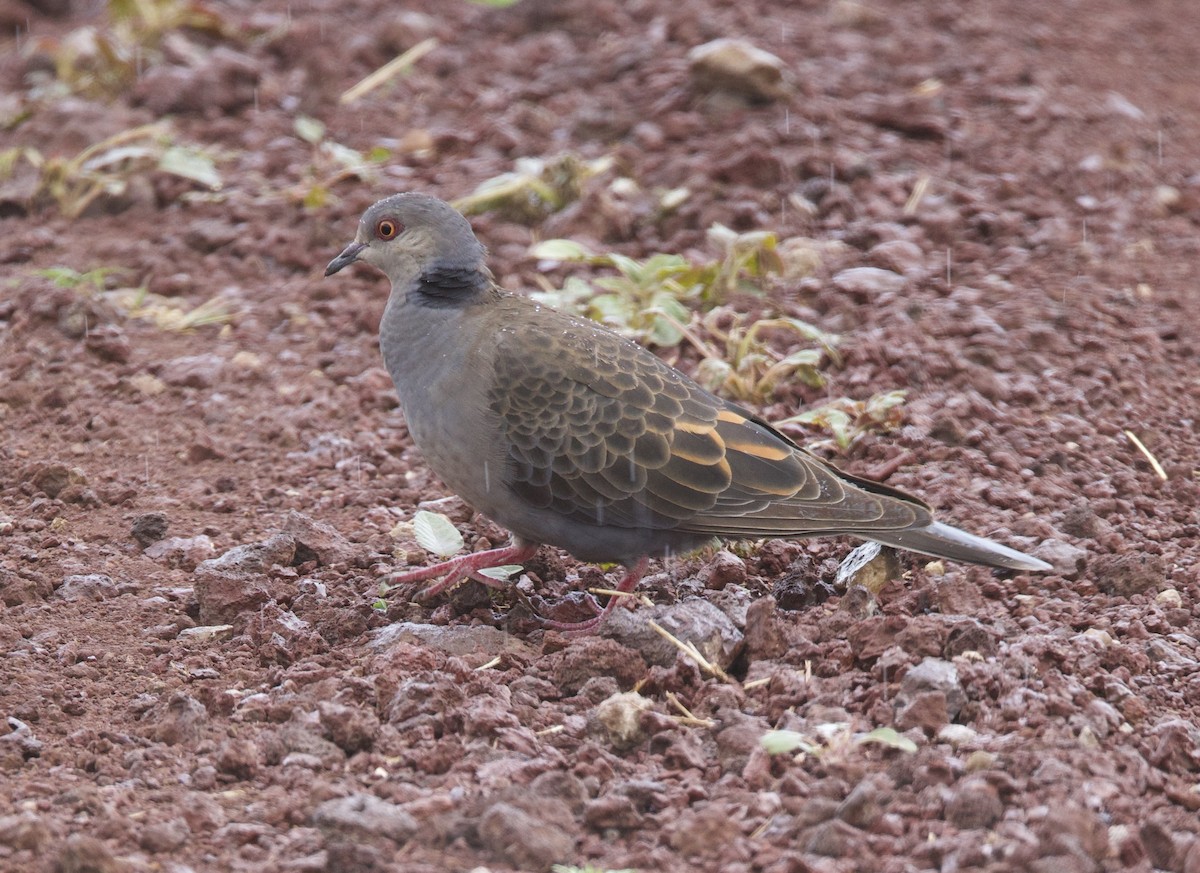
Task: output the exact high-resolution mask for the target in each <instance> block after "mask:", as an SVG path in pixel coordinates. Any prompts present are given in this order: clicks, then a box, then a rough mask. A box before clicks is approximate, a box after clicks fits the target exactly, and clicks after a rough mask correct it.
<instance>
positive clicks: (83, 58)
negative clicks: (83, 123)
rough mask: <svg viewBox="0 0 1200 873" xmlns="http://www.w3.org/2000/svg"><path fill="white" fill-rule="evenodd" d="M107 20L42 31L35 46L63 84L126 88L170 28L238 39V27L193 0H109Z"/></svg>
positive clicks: (87, 89)
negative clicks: (62, 32)
mask: <svg viewBox="0 0 1200 873" xmlns="http://www.w3.org/2000/svg"><path fill="white" fill-rule="evenodd" d="M107 12H108V25H107V26H106V27H103V28H101V27H94V26H92V25H87V26H84V27H80V28H77V29H75V30H73V31H71V32H69V33H68V34H67V35H66V36H64V37H62V38H61V39H55V38H50V37H42V38H40V39H38V40H36V41H35V48H36V49H37V50H38V51H39V52H41V53H42V54H45V55H46V56H48V57H49V58H50V59H51V60H52V61H53V63H54V72H55V77H56V78H57V80H58V81H59V82H61V83H62V84H63V85H64V86H66V88H67V89H69V90H70V91H74V92H79V93H86V94H97V95H103V94H115V93H117V92H119V91H122V90H124V89H125V88H128V87H129V86H130V85H132V84H133V83H134V81H135V80H136V79H137V77H138V76H139V75H140V74H141V73H142V72H143V71H144V70H145V68H146V67H147V66H148V65H150V64H153V63H154V62H155V61H156V60H157V56H158V48H159V45H160V44H161V42H162V40H163V38H164V37H165V36H166V35H167V34H168V33H169V32H171V31H176V30H180V29H184V28H186V29H188V30H194V31H199V32H203V33H209V34H214V35H216V36H219V37H221V38H223V39H236V38H237V37H238V28H236V27H234V26H233V25H230V24H228V23H227V22H226V21H225V20H224V19H223V18H222V17H221V16H220V15H219V14H218V13H217V12H216V11H215V10H214V9H213V8H212V7H210V6H208V5H205V4H203V3H200V2H195V0H108V4H107Z"/></svg>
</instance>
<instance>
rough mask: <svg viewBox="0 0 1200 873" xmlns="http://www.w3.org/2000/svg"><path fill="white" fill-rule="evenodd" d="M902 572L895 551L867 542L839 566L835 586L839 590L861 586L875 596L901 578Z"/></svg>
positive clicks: (852, 552)
mask: <svg viewBox="0 0 1200 873" xmlns="http://www.w3.org/2000/svg"><path fill="white" fill-rule="evenodd" d="M901 572H902V571H901V569H900V560H899V558H897V557H896V550H895V549H890V548H887V547H886V546H881V545H880V544H879V543H875V542H866V543H863V544H862V545H859V546H855V547H854V549H852V550H851V552H850V554H848V555H847V556H846V557H845V558H844V559H843V560H842V563H841V564H840V565H838V570H837V576H836V577H835V578H834V582H833V584H834V587H835V588H837V589H838V590H848V589H850V588H852V587H853V586H856V585H861V586H862V587H863V588H865V589H867V591H869V592H871V594H872V595H875V594H878V593H879V590H880V589H881V588H883V586H884V585H886V584H887V583H888V582H890V581H891V580H893V579H898V578H900V574H901Z"/></svg>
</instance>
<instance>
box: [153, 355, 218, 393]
mask: <svg viewBox="0 0 1200 873" xmlns="http://www.w3.org/2000/svg"><path fill="white" fill-rule="evenodd" d="M224 368H225V360H224V359H223V358H221V357H220V356H219V355H214V354H206V355H185V356H183V357H180V358H172V359H171V360H169V361H166V362H164V363H163V364H161V365H159V367H158V377H159V379H161V380H162V381H163V382H165V383H166V384H168V385H174V386H176V387H179V388H212V387H213V386H214V385H216V384H217V382H218V381H219V380H220V378H221V372H222V371H223V370H224Z"/></svg>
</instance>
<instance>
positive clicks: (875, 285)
mask: <svg viewBox="0 0 1200 873" xmlns="http://www.w3.org/2000/svg"><path fill="white" fill-rule="evenodd" d="M907 284H908V280H907V279H906V278H904V277H903V276H901V275H900V274H899V273H893V272H892V271H891V270H881V269H879V267H851V268H850V269H848V270H842V271H841V272H840V273H838V274H836V275H835V276H834V277H833V287H835V288H837V289H838V290H839V291H843V292H845V293H846V294H849V295H850V296H851V297H852V298H854V300H855V301H856V302H859V303H869V302H871V301H873V300H875V299H876V298H878V297H879V296H880V295H882V294H888V293H897V292H899V291H901V290H903V288H904V286H905V285H907Z"/></svg>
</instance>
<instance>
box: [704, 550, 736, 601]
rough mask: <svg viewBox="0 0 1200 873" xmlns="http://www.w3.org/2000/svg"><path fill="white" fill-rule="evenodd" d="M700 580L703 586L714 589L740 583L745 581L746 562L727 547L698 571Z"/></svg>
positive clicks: (718, 589)
mask: <svg viewBox="0 0 1200 873" xmlns="http://www.w3.org/2000/svg"><path fill="white" fill-rule="evenodd" d="M700 580H701V581H702V582H703V583H704V587H705V588H711V589H713V590H714V591H720V590H721V589H723V588H725V587H726V586H727V585H742V584H743V583H745V581H746V562H745V561H743V560H742V559H741V558H739V557H738V556H737V555H735V554H734V553H733V552H731V551H729V550H728V549H722V550H721V551H719V552H717V553H716V554H715V555H713V558H712V560H711V561H709V562H708V564H707V565H706V566H705V567H704V569H703V570H701V571H700Z"/></svg>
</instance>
